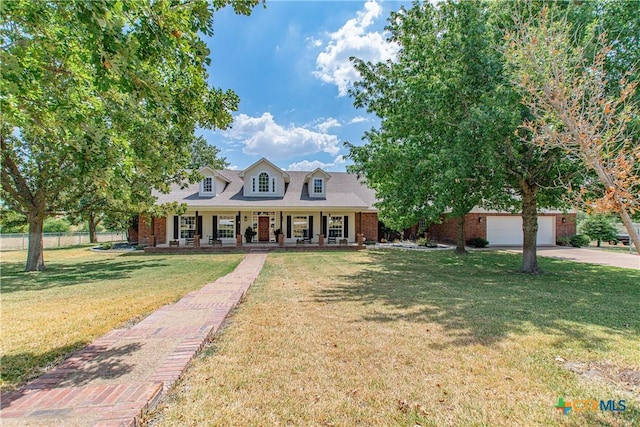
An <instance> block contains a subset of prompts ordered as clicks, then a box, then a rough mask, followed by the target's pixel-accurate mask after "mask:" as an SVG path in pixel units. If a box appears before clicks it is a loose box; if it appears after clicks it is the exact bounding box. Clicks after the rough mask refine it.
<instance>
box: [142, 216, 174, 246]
mask: <svg viewBox="0 0 640 427" xmlns="http://www.w3.org/2000/svg"><path fill="white" fill-rule="evenodd" d="M154 231H155V233H151V221H150V220H149V224H147V219H145V217H144V216H142V215H140V216H139V220H138V243H139V244H141V245H146V244H149V236H150V235H151V234H155V236H156V244H159V243H167V218H166V217H162V218H156V219H155V220H154Z"/></svg>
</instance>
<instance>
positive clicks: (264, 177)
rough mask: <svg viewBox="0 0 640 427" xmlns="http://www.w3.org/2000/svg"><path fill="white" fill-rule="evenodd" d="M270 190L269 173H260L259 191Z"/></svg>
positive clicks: (265, 191) (266, 191)
mask: <svg viewBox="0 0 640 427" xmlns="http://www.w3.org/2000/svg"><path fill="white" fill-rule="evenodd" d="M268 192H269V174H268V173H266V172H262V173H260V175H258V193H268Z"/></svg>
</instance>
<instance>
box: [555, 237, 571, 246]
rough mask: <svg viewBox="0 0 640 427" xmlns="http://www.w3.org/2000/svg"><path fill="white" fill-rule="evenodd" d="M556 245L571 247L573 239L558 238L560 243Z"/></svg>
mask: <svg viewBox="0 0 640 427" xmlns="http://www.w3.org/2000/svg"><path fill="white" fill-rule="evenodd" d="M556 245H559V246H569V245H571V237H568V236H564V237H558V241H557V242H556Z"/></svg>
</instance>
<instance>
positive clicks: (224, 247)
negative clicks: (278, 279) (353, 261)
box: [144, 237, 365, 253]
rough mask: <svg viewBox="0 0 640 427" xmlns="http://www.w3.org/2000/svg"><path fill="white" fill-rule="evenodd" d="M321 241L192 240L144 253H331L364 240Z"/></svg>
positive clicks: (360, 244) (354, 247)
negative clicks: (191, 241)
mask: <svg viewBox="0 0 640 427" xmlns="http://www.w3.org/2000/svg"><path fill="white" fill-rule="evenodd" d="M322 240H323V241H322V242H320V241H318V242H316V243H308V242H304V241H302V240H300V241H297V242H294V243H285V242H280V243H277V242H252V243H246V242H240V243H238V242H236V243H215V244H211V243H208V242H197V240H194V242H193V244H191V243H189V244H181V243H180V242H178V243H177V244H175V243H174V244H171V242H168V243H160V244H157V245H155V246H147V247H145V249H144V251H145V252H147V253H203V252H252V251H264V252H270V251H332V250H360V249H364V248H365V246H364V238H363V237H360V238H359V241H358V242H351V243H349V242H347V241H345V240H344V239H343V240H341V241H336V242H335V243H334V242H333V240H332V243H329V241H328V239H326V240H325V239H322Z"/></svg>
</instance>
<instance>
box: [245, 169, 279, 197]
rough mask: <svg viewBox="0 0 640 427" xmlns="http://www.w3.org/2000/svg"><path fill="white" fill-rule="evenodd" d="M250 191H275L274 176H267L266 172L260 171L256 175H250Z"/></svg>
mask: <svg viewBox="0 0 640 427" xmlns="http://www.w3.org/2000/svg"><path fill="white" fill-rule="evenodd" d="M251 191H252V192H254V193H275V192H276V179H275V177H272V176H269V174H268V173H267V172H260V174H258V176H257V177H256V176H254V177H252V180H251Z"/></svg>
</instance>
